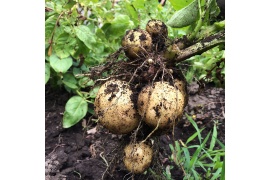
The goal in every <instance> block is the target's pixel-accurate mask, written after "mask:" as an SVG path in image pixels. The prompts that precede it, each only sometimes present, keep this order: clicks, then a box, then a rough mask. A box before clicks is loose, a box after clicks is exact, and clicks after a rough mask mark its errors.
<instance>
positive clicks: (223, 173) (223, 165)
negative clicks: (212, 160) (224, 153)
mask: <svg viewBox="0 0 270 180" xmlns="http://www.w3.org/2000/svg"><path fill="white" fill-rule="evenodd" d="M221 180H225V157H224V161H223V163H222V171H221Z"/></svg>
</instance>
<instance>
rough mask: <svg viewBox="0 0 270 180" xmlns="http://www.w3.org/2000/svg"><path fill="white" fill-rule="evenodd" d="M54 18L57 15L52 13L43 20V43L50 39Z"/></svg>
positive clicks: (55, 18)
mask: <svg viewBox="0 0 270 180" xmlns="http://www.w3.org/2000/svg"><path fill="white" fill-rule="evenodd" d="M56 20H57V15H53V16H50V17H49V18H48V19H47V20H46V21H45V44H47V43H49V40H50V39H51V36H52V33H53V30H54V26H55V23H56Z"/></svg>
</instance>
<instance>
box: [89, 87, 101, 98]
mask: <svg viewBox="0 0 270 180" xmlns="http://www.w3.org/2000/svg"><path fill="white" fill-rule="evenodd" d="M99 88H100V87H99V86H96V87H94V88H93V89H92V90H91V91H90V93H89V97H90V98H95V97H96V96H97V93H98V90H99Z"/></svg>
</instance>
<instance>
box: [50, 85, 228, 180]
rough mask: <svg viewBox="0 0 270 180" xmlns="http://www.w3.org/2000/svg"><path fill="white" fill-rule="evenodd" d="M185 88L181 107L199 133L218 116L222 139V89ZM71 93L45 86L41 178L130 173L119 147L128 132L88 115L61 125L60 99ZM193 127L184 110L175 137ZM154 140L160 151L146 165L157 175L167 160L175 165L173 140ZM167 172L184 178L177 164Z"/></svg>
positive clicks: (71, 179)
mask: <svg viewBox="0 0 270 180" xmlns="http://www.w3.org/2000/svg"><path fill="white" fill-rule="evenodd" d="M188 93H189V102H188V105H187V107H186V108H185V112H186V113H187V114H189V115H193V117H194V118H195V121H196V123H197V124H198V126H199V128H202V127H206V129H205V130H204V131H203V132H202V136H203V137H205V136H206V134H207V133H208V132H209V131H210V130H211V129H212V127H213V124H214V122H218V123H217V124H218V139H219V140H220V141H221V142H223V143H224V144H225V109H224V107H225V90H224V89H221V88H215V87H213V86H211V85H207V86H206V87H205V88H204V89H203V90H200V91H199V87H198V84H196V83H191V84H190V85H189V87H188ZM71 96H72V95H71V94H68V93H67V92H66V91H65V90H62V91H55V90H53V89H51V88H50V87H49V86H46V94H45V97H46V106H45V107H46V109H45V111H46V112H45V123H46V124H45V128H46V129H45V138H46V139H45V176H46V180H62V179H63V180H64V179H65V180H77V179H84V180H99V179H102V178H103V179H108V180H109V179H116V180H118V179H119V180H121V179H125V180H127V179H131V176H132V175H131V174H130V173H129V172H128V171H127V170H126V169H125V167H124V165H123V162H122V155H123V152H122V150H121V149H122V147H123V145H124V144H125V143H126V142H127V141H128V140H129V137H127V136H123V135H122V136H121V135H114V134H111V133H109V132H108V131H107V130H105V129H103V128H102V127H100V126H99V125H97V124H96V123H95V121H93V120H92V119H91V118H90V117H89V115H88V116H86V117H85V118H84V120H82V121H81V122H79V123H78V124H77V125H75V126H73V127H71V128H68V129H64V128H62V117H63V112H64V109H65V104H66V102H67V100H68V99H69V98H70V97H71ZM89 106H90V105H89ZM91 108H93V107H91ZM193 133H195V129H194V127H193V126H192V125H191V124H190V123H189V122H188V121H187V119H186V117H185V116H184V117H183V118H182V121H181V122H180V123H179V124H178V125H177V126H176V128H175V139H176V140H179V139H181V140H182V141H183V142H185V141H186V140H187V139H188V138H189V137H190V136H191V135H192V134H193ZM155 141H156V142H155V143H154V144H155V145H154V146H156V147H157V148H156V149H159V151H156V152H155V155H156V157H155V158H154V160H155V161H156V162H158V163H156V164H158V165H156V164H152V165H151V167H152V168H153V169H154V170H159V172H156V173H157V174H159V175H162V171H164V170H165V168H166V166H167V165H174V164H173V163H172V162H171V161H170V160H169V157H170V155H171V151H170V148H169V144H170V143H173V140H172V136H171V135H170V134H169V135H162V136H160V138H159V139H155ZM194 143H196V142H194ZM108 166H109V167H108ZM174 166H175V165H174ZM107 167H108V168H107ZM157 167H158V168H157ZM171 173H172V177H173V178H174V179H183V173H182V171H181V170H180V169H177V168H176V166H175V167H174V168H173V169H172V170H171ZM134 179H138V180H139V179H156V178H155V177H152V176H151V174H150V173H149V172H148V173H147V174H144V175H135V176H134Z"/></svg>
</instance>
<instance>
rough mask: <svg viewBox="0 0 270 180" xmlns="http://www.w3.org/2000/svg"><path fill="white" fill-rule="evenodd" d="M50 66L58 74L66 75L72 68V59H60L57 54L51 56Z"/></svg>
mask: <svg viewBox="0 0 270 180" xmlns="http://www.w3.org/2000/svg"><path fill="white" fill-rule="evenodd" d="M50 65H51V67H52V68H53V69H54V70H55V71H56V72H58V73H59V72H62V73H65V72H67V70H68V69H69V68H70V67H71V66H72V58H71V57H67V58H63V59H60V58H59V57H57V55H56V54H52V55H51V56H50Z"/></svg>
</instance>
